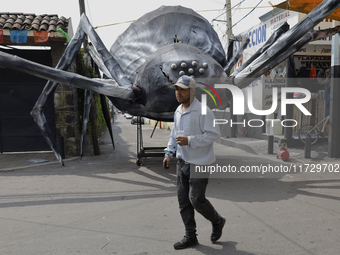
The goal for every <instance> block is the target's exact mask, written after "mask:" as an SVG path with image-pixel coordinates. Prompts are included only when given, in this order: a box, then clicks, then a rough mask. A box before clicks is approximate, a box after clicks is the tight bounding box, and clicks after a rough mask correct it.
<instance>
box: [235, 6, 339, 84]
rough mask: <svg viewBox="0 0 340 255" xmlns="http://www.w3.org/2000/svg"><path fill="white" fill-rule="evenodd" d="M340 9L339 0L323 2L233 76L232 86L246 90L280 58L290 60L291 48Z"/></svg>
mask: <svg viewBox="0 0 340 255" xmlns="http://www.w3.org/2000/svg"><path fill="white" fill-rule="evenodd" d="M339 7H340V1H339V0H325V1H323V2H321V3H320V4H319V5H318V6H317V7H316V8H315V9H313V10H312V11H311V12H310V13H309V14H308V15H307V16H306V17H305V18H304V19H303V20H301V21H300V22H299V23H298V24H297V25H296V26H294V27H293V28H292V29H290V30H289V31H288V32H286V33H285V34H284V35H282V36H281V37H280V38H279V39H278V40H276V42H275V43H273V44H272V45H271V46H270V47H269V48H268V49H267V50H266V51H265V52H264V53H263V54H261V55H260V56H259V57H258V58H256V59H255V60H254V61H253V62H252V63H250V64H249V65H248V66H247V67H246V68H244V69H243V70H242V71H241V72H239V73H237V74H236V75H235V76H234V75H233V74H231V77H230V79H231V80H232V84H234V85H236V86H238V87H239V88H244V87H246V86H248V84H249V83H250V82H252V81H253V80H255V79H256V78H257V77H259V75H261V74H263V73H265V72H266V71H265V70H269V69H271V68H273V67H275V66H276V65H277V64H278V63H277V62H276V60H277V59H278V58H279V57H280V58H282V60H284V59H286V58H288V57H289V56H290V55H291V54H292V53H291V52H290V48H291V46H292V45H294V44H296V43H298V42H299V40H300V39H301V38H303V36H305V35H306V34H307V33H308V32H309V31H310V30H312V28H313V27H315V26H316V25H317V24H318V23H320V22H321V21H322V20H323V19H325V18H326V17H328V16H329V15H330V14H331V13H332V12H334V11H335V10H336V9H338V8H339ZM305 43H306V42H305ZM301 46H302V45H301Z"/></svg>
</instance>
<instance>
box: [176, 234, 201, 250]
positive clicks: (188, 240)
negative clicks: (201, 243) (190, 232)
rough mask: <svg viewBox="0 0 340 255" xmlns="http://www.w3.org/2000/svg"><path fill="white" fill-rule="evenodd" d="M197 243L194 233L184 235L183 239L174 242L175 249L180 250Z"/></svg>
mask: <svg viewBox="0 0 340 255" xmlns="http://www.w3.org/2000/svg"><path fill="white" fill-rule="evenodd" d="M196 244H198V240H197V237H196V235H195V236H194V237H188V236H184V237H183V239H182V240H181V241H179V242H177V243H175V244H174V248H175V250H181V249H185V248H188V247H190V246H194V245H196Z"/></svg>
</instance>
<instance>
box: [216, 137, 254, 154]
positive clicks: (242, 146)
mask: <svg viewBox="0 0 340 255" xmlns="http://www.w3.org/2000/svg"><path fill="white" fill-rule="evenodd" d="M216 143H219V144H222V145H226V146H229V147H235V148H238V149H241V150H244V151H245V152H248V153H251V154H255V155H260V154H258V153H257V152H256V151H254V150H253V148H251V147H250V146H248V145H245V144H240V143H236V142H233V141H230V140H228V139H226V138H220V139H219V140H217V141H216Z"/></svg>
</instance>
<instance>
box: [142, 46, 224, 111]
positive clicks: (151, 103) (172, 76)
mask: <svg viewBox="0 0 340 255" xmlns="http://www.w3.org/2000/svg"><path fill="white" fill-rule="evenodd" d="M182 75H188V76H193V77H194V78H195V80H196V84H197V87H202V88H204V89H206V88H207V86H206V85H208V86H210V87H214V85H215V84H220V83H225V82H226V80H227V75H226V74H225V72H224V71H223V68H222V67H221V65H220V64H219V63H218V62H217V61H216V60H214V59H213V58H212V57H211V56H210V55H208V54H207V53H205V52H203V51H201V50H200V49H198V48H196V47H194V46H191V45H188V44H182V43H174V44H170V45H167V46H164V47H162V48H160V49H159V50H157V51H156V52H154V53H153V54H152V55H150V56H149V58H148V59H147V60H146V61H145V63H144V64H143V65H142V66H141V68H140V69H139V71H138V75H137V76H136V80H135V85H138V86H140V87H142V88H143V89H144V90H145V93H146V95H147V103H146V106H147V107H149V108H150V109H154V110H157V111H166V112H167V111H168V112H173V111H175V110H176V108H177V106H178V104H179V103H178V102H177V100H176V96H175V90H174V89H171V88H170V86H171V85H172V84H174V83H175V82H176V81H177V80H178V79H179V77H181V76H182ZM204 84H206V85H204ZM202 93H205V92H203V90H200V89H196V97H197V98H198V99H199V100H200V99H201V96H200V94H202ZM218 94H219V96H220V98H222V99H223V98H225V100H226V101H225V102H226V104H225V105H227V102H228V100H227V99H226V92H225V90H223V91H220V92H219V93H218ZM213 96H216V95H215V94H214V93H213ZM216 97H217V96H216ZM216 100H217V98H216ZM216 100H213V99H212V98H209V99H208V106H209V107H210V108H216V107H217V108H221V107H223V106H222V104H219V105H216V103H215V101H216ZM224 108H225V107H224Z"/></svg>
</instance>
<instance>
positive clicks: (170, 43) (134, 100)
mask: <svg viewBox="0 0 340 255" xmlns="http://www.w3.org/2000/svg"><path fill="white" fill-rule="evenodd" d="M339 7H340V1H338V0H324V1H323V2H322V3H321V4H320V5H319V6H317V7H316V8H315V9H314V10H313V11H312V12H310V13H309V14H308V15H307V16H306V17H305V18H304V19H303V20H301V21H300V22H299V23H298V24H297V25H296V26H294V27H293V28H291V29H290V30H288V25H287V24H284V25H282V26H281V27H280V28H279V29H278V30H277V31H276V32H275V33H273V35H272V36H271V37H270V38H269V39H268V40H267V42H266V44H265V45H264V46H263V47H262V48H261V49H260V50H259V51H258V52H256V53H255V54H254V55H253V57H252V58H251V59H250V60H248V61H247V62H246V63H244V64H243V65H242V66H241V67H240V68H238V69H237V70H236V71H234V72H233V73H232V74H230V70H231V69H232V67H233V66H234V65H235V64H236V62H237V61H238V59H239V57H240V56H241V54H242V52H243V50H244V49H245V48H246V47H247V44H248V43H249V39H248V38H246V37H244V36H235V37H233V38H231V43H229V48H228V52H227V57H226V54H225V52H224V50H223V47H222V45H221V42H220V41H219V39H218V36H217V34H216V32H215V31H214V29H213V28H212V26H211V25H210V24H209V22H208V21H207V20H206V19H205V18H203V17H202V16H200V15H199V14H197V13H195V12H194V11H192V10H191V9H188V8H184V7H181V6H162V7H160V8H159V9H157V10H155V11H152V12H150V13H147V14H145V15H144V16H142V17H141V18H140V19H138V20H137V21H135V22H134V23H133V24H131V25H130V27H129V28H128V29H127V30H126V31H125V32H124V33H123V34H122V35H121V36H120V37H118V39H117V40H116V42H115V43H114V44H113V46H112V47H111V49H110V51H108V50H107V49H106V48H105V46H104V44H103V43H102V41H101V40H100V38H99V36H98V35H97V34H96V32H95V31H94V29H93V28H92V25H91V24H90V22H89V21H88V19H87V17H86V16H85V15H82V17H81V20H80V24H79V26H78V28H77V31H76V33H75V35H74V37H73V38H72V40H71V41H70V43H69V44H68V46H67V48H66V50H65V52H64V54H63V56H62V58H61V59H60V61H59V63H58V65H57V66H56V68H55V69H54V68H49V67H45V66H42V65H39V64H36V63H33V62H30V61H27V60H24V59H21V58H18V57H16V56H12V55H9V54H6V53H3V52H0V65H1V66H6V67H8V68H12V69H15V70H18V71H22V72H26V73H29V74H32V75H35V76H38V77H41V78H45V79H46V80H48V82H47V84H46V86H45V88H44V90H43V92H42V94H41V96H40V97H39V99H38V101H37V103H36V105H35V107H34V108H33V110H32V113H31V115H32V116H33V118H34V120H35V121H36V123H37V124H38V126H39V128H40V130H41V131H42V133H43V135H44V137H45V139H46V141H47V142H48V144H49V145H50V147H51V148H52V150H53V151H54V153H55V155H56V157H57V158H58V160H59V161H60V162H61V163H62V159H61V156H60V154H59V152H58V149H57V147H56V144H55V141H54V138H53V137H52V135H51V132H50V129H49V127H48V125H47V122H46V119H45V116H44V113H43V107H44V105H45V103H46V101H47V100H48V98H49V97H51V96H52V95H53V93H54V91H55V88H56V86H57V84H58V83H62V84H65V85H70V86H74V87H77V88H83V89H86V90H88V91H91V92H92V91H93V92H98V93H100V94H103V95H106V96H108V97H109V99H110V100H111V101H112V103H113V104H114V105H115V106H116V107H117V108H118V109H120V110H122V111H124V112H128V113H130V114H131V115H138V116H144V117H148V118H151V119H155V120H164V121H171V120H172V119H173V113H174V111H175V109H176V107H177V106H178V102H177V100H176V98H175V94H174V90H173V89H170V86H169V85H171V84H173V83H174V82H176V81H177V79H178V78H179V77H180V76H182V75H184V74H186V75H193V76H194V77H195V79H196V81H197V82H198V83H197V84H198V87H201V88H204V89H206V90H207V89H208V88H210V89H211V88H214V85H215V84H233V85H235V86H237V87H239V88H244V87H246V86H248V84H249V83H250V82H251V81H252V80H254V79H256V78H258V77H259V76H260V75H262V74H264V73H265V72H267V71H268V70H270V69H272V68H273V67H275V66H276V65H277V64H279V63H280V62H282V61H283V60H285V59H287V58H288V57H289V56H291V55H292V54H293V53H295V52H296V51H298V50H299V49H300V48H301V47H302V46H303V45H305V44H306V43H308V42H309V41H312V40H317V39H321V38H324V37H326V36H330V35H333V34H335V33H338V32H339V31H340V27H335V28H331V29H327V30H322V31H311V30H312V28H313V27H314V26H316V25H317V24H318V23H319V22H321V21H322V20H323V19H324V18H326V17H327V16H328V15H330V14H331V13H332V12H334V11H335V10H336V9H338V8H339ZM86 35H87V37H88V38H89V40H90V41H91V45H90V46H89V47H88V50H89V52H90V54H91V56H92V58H93V59H94V61H95V62H96V64H97V65H98V67H99V69H100V70H101V71H102V72H103V73H104V74H105V76H106V77H107V79H89V78H86V77H83V76H80V75H77V74H73V73H69V72H66V71H65V70H67V69H68V67H69V66H70V64H71V62H72V60H73V59H74V58H75V55H76V53H77V52H78V50H79V49H80V47H81V44H82V42H83V40H84V38H85V36H86ZM233 40H237V41H241V42H242V44H241V47H239V49H238V51H237V52H236V53H235V54H234V56H233V55H232V53H233V49H232V45H233V43H232V41H233ZM208 90H209V89H208ZM216 91H217V93H216V94H218V95H219V97H220V98H219V100H220V102H223V104H222V103H221V104H216V103H215V102H214V101H215V100H210V99H209V100H208V102H207V104H208V106H209V107H210V108H219V109H224V108H225V107H226V105H227V102H228V101H229V98H230V96H229V94H228V93H227V91H226V90H225V89H216ZM197 92H198V95H196V96H197V98H198V99H200V97H199V93H202V90H199V89H197ZM86 95H87V96H86V97H87V98H90V96H91V93H86ZM85 115H86V114H85ZM84 119H85V123H86V122H87V118H84ZM62 164H63V163H62Z"/></svg>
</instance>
